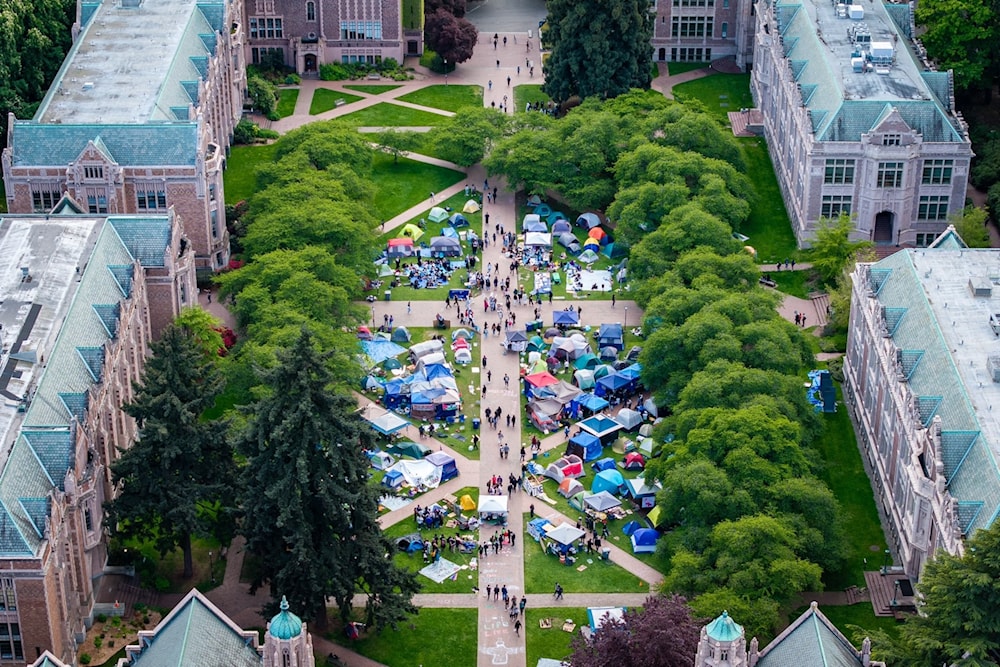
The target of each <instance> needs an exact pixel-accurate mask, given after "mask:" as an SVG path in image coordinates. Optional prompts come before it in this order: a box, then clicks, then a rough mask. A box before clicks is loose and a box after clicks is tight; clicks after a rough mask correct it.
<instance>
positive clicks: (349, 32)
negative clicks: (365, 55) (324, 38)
mask: <svg viewBox="0 0 1000 667" xmlns="http://www.w3.org/2000/svg"><path fill="white" fill-rule="evenodd" d="M340 38H341V39H382V22H381V21H341V22H340Z"/></svg>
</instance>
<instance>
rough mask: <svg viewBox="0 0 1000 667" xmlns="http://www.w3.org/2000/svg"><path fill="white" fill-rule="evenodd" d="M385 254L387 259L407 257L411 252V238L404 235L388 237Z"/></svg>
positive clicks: (390, 271)
mask: <svg viewBox="0 0 1000 667" xmlns="http://www.w3.org/2000/svg"><path fill="white" fill-rule="evenodd" d="M418 231H419V229H418ZM386 254H387V255H388V256H389V259H396V258H397V257H409V256H410V255H412V254H413V239H411V238H409V237H405V236H404V237H402V238H398V239H389V244H388V246H387V247H386ZM389 273H392V270H391V269H390V270H389Z"/></svg>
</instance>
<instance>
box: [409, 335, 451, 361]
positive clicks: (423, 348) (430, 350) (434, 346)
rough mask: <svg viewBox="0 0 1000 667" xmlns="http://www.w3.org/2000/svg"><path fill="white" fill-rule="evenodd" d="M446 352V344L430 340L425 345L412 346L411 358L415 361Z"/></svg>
mask: <svg viewBox="0 0 1000 667" xmlns="http://www.w3.org/2000/svg"><path fill="white" fill-rule="evenodd" d="M442 350H444V342H443V341H440V340H428V341H424V342H423V343H417V344H416V345H411V346H410V356H412V357H413V358H414V359H419V358H420V357H423V356H425V355H428V354H434V353H435V352H441V351H442Z"/></svg>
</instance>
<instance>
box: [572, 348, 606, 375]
mask: <svg viewBox="0 0 1000 667" xmlns="http://www.w3.org/2000/svg"><path fill="white" fill-rule="evenodd" d="M600 362H601V360H600V359H598V358H597V357H595V356H594V355H593V354H592V353H590V352H588V353H586V354H585V355H583V356H582V357H580V358H579V359H577V360H576V361H575V362H573V365H574V366H575V367H576V368H577V370H581V369H587V370H589V371H592V370H594V369H595V368H597V366H598V364H600Z"/></svg>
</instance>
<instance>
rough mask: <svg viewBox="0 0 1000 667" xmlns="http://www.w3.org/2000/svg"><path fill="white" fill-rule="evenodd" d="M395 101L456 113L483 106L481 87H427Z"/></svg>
mask: <svg viewBox="0 0 1000 667" xmlns="http://www.w3.org/2000/svg"><path fill="white" fill-rule="evenodd" d="M396 99H398V100H400V101H402V102H409V103H410V104H419V105H421V106H425V107H431V108H433V109H443V110H444V111H458V110H459V109H461V108H463V107H481V106H483V87H482V86H442V85H437V86H427V87H426V88H421V89H419V90H415V91H413V92H412V93H407V94H405V95H401V96H400V97H397V98H396Z"/></svg>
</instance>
